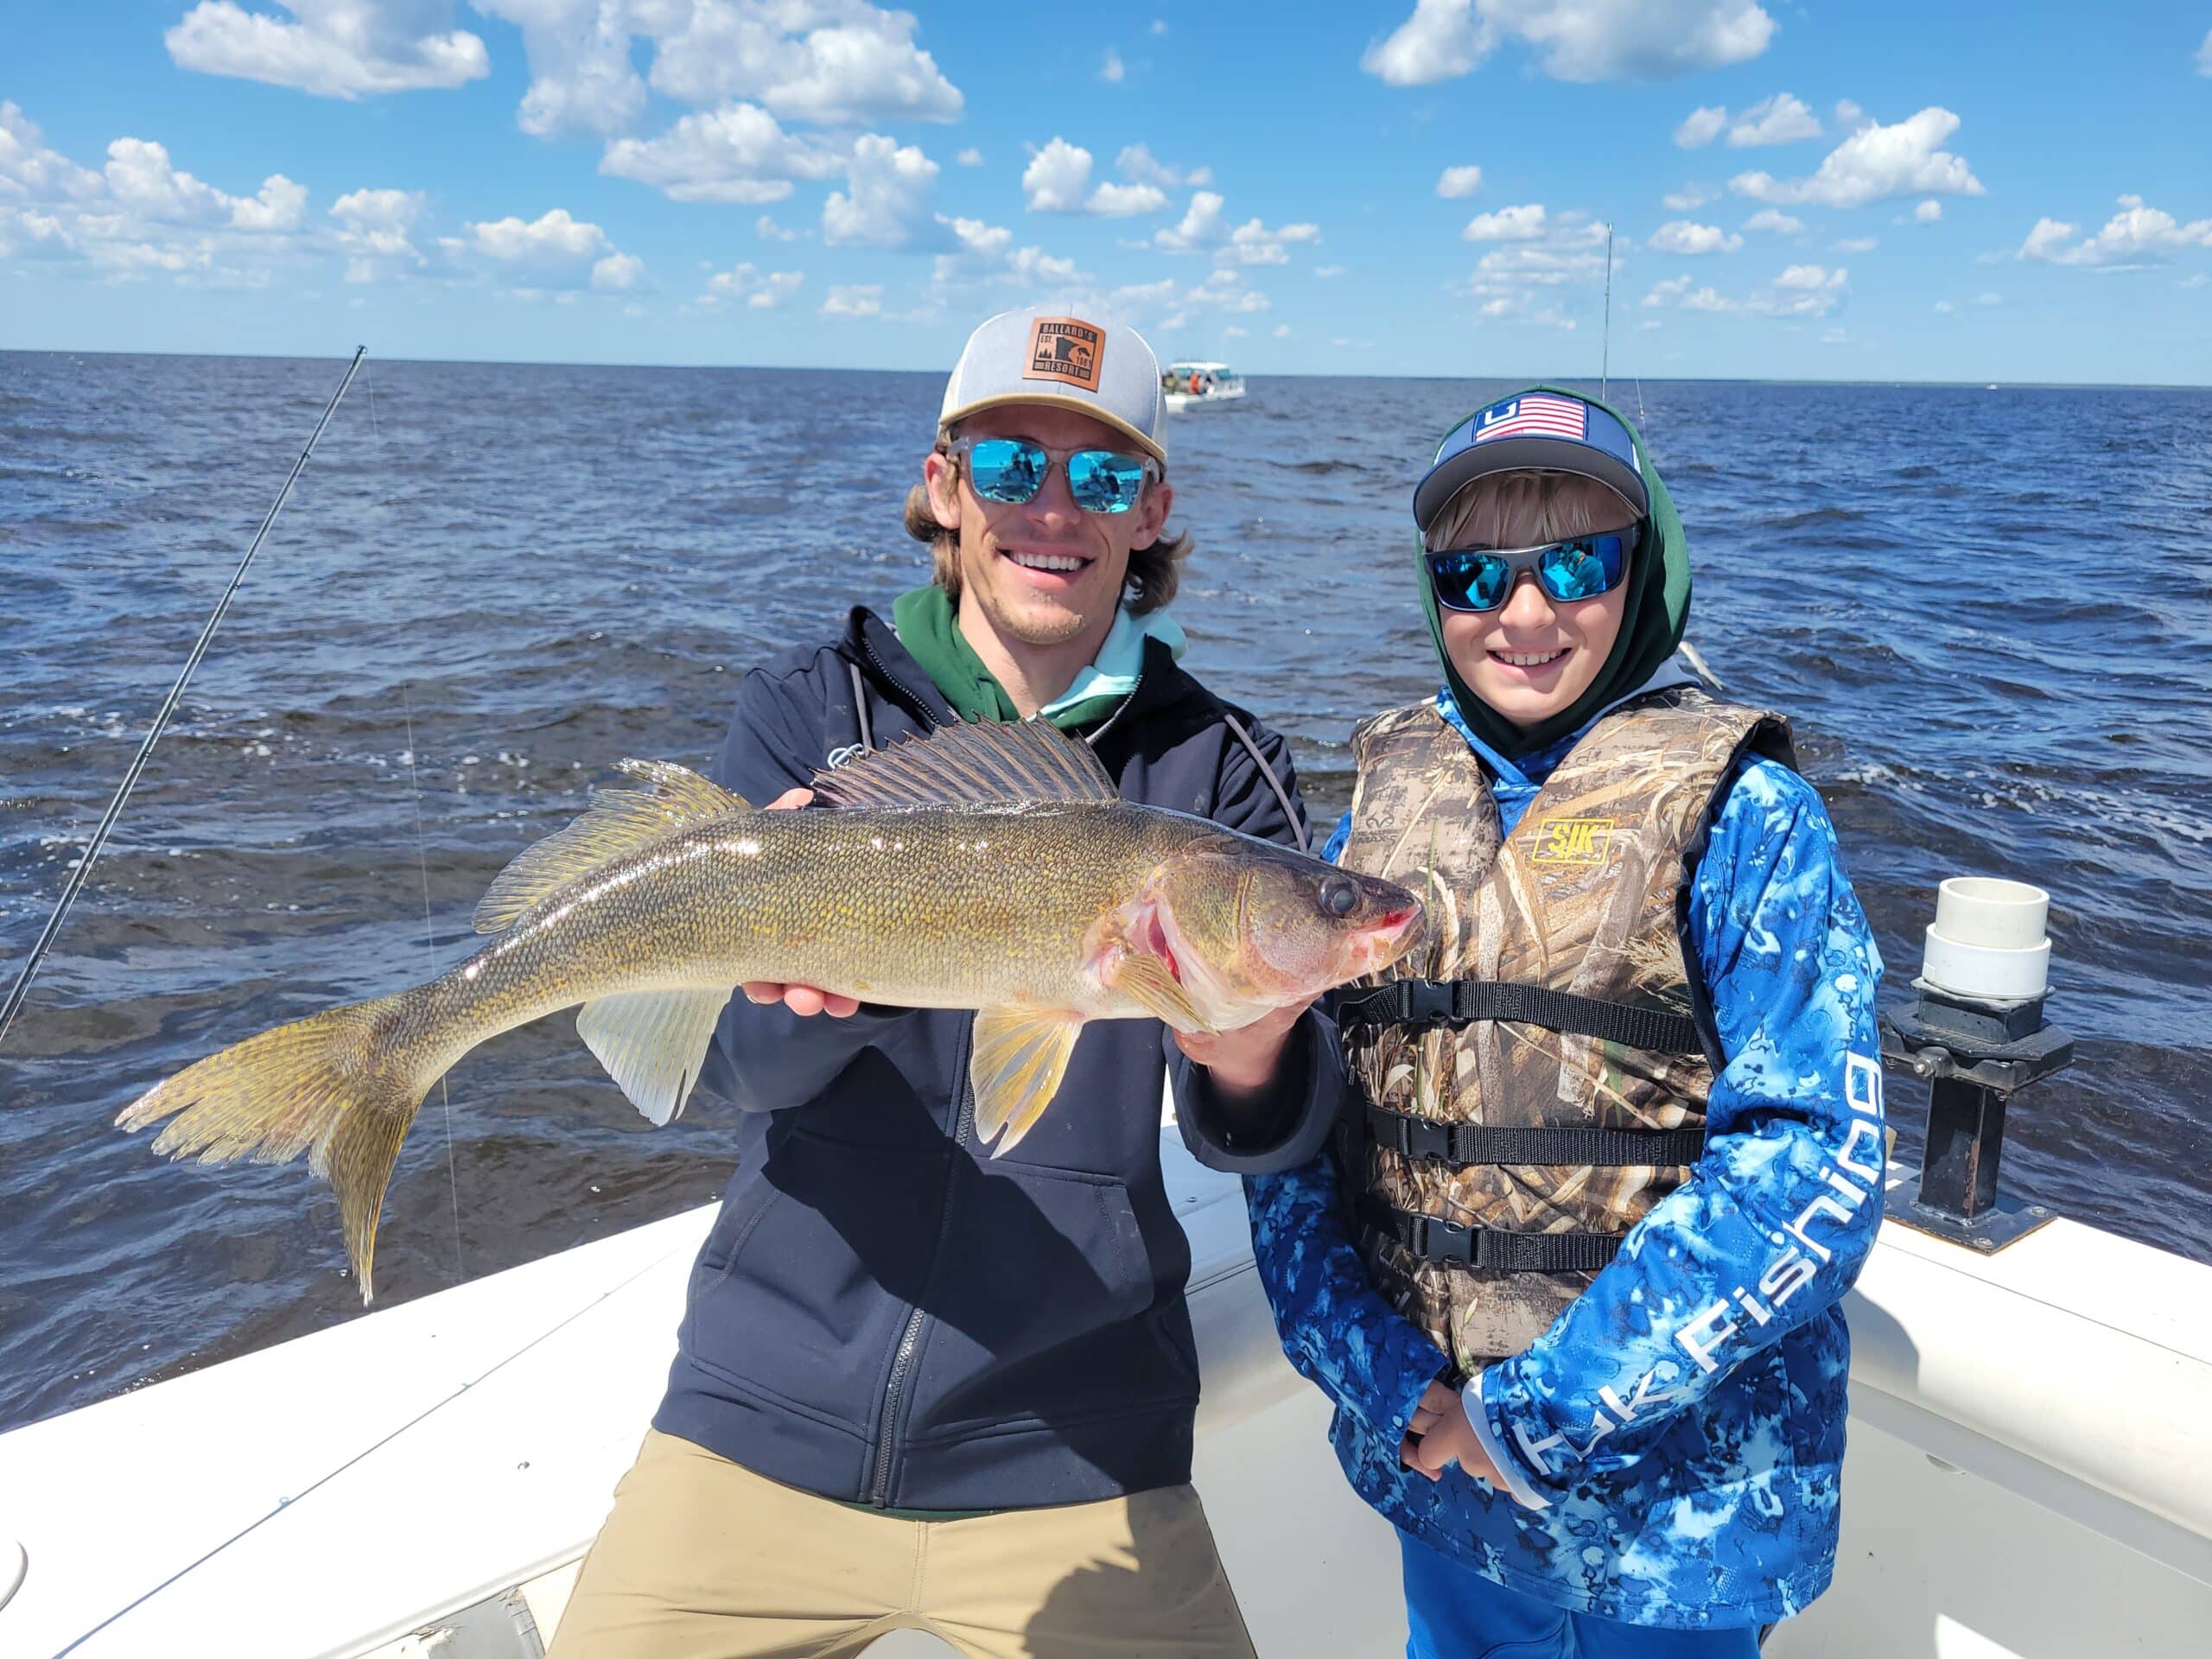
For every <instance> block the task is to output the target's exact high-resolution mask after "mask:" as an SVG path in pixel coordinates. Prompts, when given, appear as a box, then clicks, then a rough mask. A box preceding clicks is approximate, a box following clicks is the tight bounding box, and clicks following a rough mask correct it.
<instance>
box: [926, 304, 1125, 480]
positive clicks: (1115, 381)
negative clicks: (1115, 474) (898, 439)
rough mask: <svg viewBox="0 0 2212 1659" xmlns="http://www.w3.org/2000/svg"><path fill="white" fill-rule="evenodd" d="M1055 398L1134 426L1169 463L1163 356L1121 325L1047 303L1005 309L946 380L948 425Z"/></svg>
mask: <svg viewBox="0 0 2212 1659" xmlns="http://www.w3.org/2000/svg"><path fill="white" fill-rule="evenodd" d="M1002 404H1052V405H1055V406H1056V407H1058V408H1062V409H1072V410H1077V411H1079V412H1080V413H1082V414H1085V415H1089V416H1092V417H1093V418H1094V419H1096V420H1101V421H1103V422H1105V423H1106V424H1107V425H1109V426H1110V427H1113V428H1114V429H1116V430H1117V431H1122V432H1126V433H1127V434H1128V435H1129V436H1130V437H1131V438H1133V439H1135V441H1136V442H1137V443H1138V444H1139V445H1141V447H1142V448H1143V449H1144V451H1145V453H1146V454H1149V455H1151V456H1152V457H1153V458H1154V460H1156V461H1159V462H1160V464H1161V465H1162V466H1165V465H1166V462H1167V432H1166V428H1167V404H1166V399H1165V398H1164V397H1162V395H1161V389H1160V359H1158V358H1156V357H1154V355H1153V354H1152V347H1151V346H1147V345H1146V344H1145V340H1144V336H1143V335H1141V334H1139V333H1137V331H1136V330H1135V329H1134V328H1126V327H1122V325H1120V324H1119V323H1107V322H1087V321H1084V319H1083V318H1081V317H1071V316H1065V315H1060V314H1059V313H1058V312H1055V311H1053V310H1052V308H1049V307H1046V306H1031V307H1029V308H1027V310H1021V311H1001V312H1000V313H999V315H996V316H995V317H993V318H991V319H990V320H989V321H988V322H986V323H984V324H983V325H982V327H979V328H977V329H976V332H975V333H974V334H970V335H969V336H968V344H967V346H966V347H965V348H964V349H963V351H962V352H961V353H960V361H959V362H957V363H956V364H954V365H952V378H951V379H950V380H948V381H946V382H945V386H944V409H943V410H942V411H941V412H940V413H939V414H938V417H937V419H938V425H939V426H940V427H944V426H950V425H951V424H952V423H954V422H955V421H957V420H959V419H961V418H962V417H963V416H969V415H973V414H974V413H975V412H976V410H979V409H996V408H999V407H1000V406H1001V405H1002Z"/></svg>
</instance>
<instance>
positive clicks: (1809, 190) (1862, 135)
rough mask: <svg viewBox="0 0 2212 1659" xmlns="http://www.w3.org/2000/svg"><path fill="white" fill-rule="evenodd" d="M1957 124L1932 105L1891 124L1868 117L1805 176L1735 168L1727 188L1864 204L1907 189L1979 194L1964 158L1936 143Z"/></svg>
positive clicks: (1768, 197) (1762, 195)
mask: <svg viewBox="0 0 2212 1659" xmlns="http://www.w3.org/2000/svg"><path fill="white" fill-rule="evenodd" d="M1957 130H1959V118H1958V117H1957V116H1955V115H1954V114H1952V113H1951V111H1948V110H1946V109H1942V108H1938V107H1936V106H1935V105H1930V106H1929V108H1927V109H1924V110H1923V111H1920V113H1919V114H1917V115H1915V116H1911V117H1910V118H1907V119H1905V120H1903V121H1900V122H1898V123H1897V124H1896V125H1895V126H1889V127H1885V126H1882V125H1880V124H1878V123H1869V124H1867V125H1866V126H1863V127H1861V128H1859V130H1858V131H1856V132H1854V133H1853V134H1852V135H1851V137H1848V138H1847V139H1845V140H1844V141H1843V142H1842V143H1840V144H1838V145H1837V146H1836V147H1835V148H1834V149H1832V150H1830V151H1829V152H1828V155H1827V160H1825V161H1823V162H1821V165H1820V170H1819V171H1817V172H1816V173H1815V174H1814V175H1812V177H1810V178H1808V179H1777V178H1776V177H1774V176H1773V175H1771V174H1768V173H1739V174H1738V175H1736V176H1735V177H1734V178H1732V179H1731V180H1729V181H1728V188H1730V189H1732V190H1733V191H1735V192H1736V194H1738V195H1742V196H1749V197H1751V199H1752V200H1755V201H1771V202H1782V203H1794V202H1817V203H1819V204H1821V206H1823V207H1864V206H1866V203H1868V202H1870V201H1878V200H1881V199H1882V198H1883V197H1885V196H1897V195H1904V194H1906V193H1908V192H1923V193H1929V194H1938V195H1965V196H1979V195H1981V194H1984V192H1983V190H1982V187H1981V181H1980V180H1979V179H1977V178H1975V177H1974V174H1973V172H1972V171H1971V170H1970V169H1969V168H1967V163H1966V160H1965V158H1964V157H1962V156H1954V155H1952V154H1951V153H1950V152H1949V151H1948V150H1944V149H1938V148H1937V146H1938V145H1940V144H1941V143H1943V141H1944V140H1945V139H1947V138H1948V137H1950V136H1951V135H1952V134H1953V133H1955V132H1956V131H1957Z"/></svg>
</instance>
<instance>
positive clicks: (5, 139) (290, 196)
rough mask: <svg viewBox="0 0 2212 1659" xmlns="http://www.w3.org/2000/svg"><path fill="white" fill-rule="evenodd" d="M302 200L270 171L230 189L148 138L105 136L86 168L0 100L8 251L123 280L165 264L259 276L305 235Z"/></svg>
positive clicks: (219, 274)
mask: <svg viewBox="0 0 2212 1659" xmlns="http://www.w3.org/2000/svg"><path fill="white" fill-rule="evenodd" d="M307 204H308V193H307V190H306V188H304V187H303V186H301V185H299V184H296V183H295V182H294V181H292V180H290V179H288V178H286V177H285V176H284V175H283V174H281V173H272V174H270V175H269V176H268V177H267V178H266V179H264V181H262V184H261V188H260V189H259V190H258V191H257V192H256V193H255V194H252V195H233V194H231V193H230V192H228V191H226V190H224V189H221V188H219V187H217V186H215V185H212V184H209V183H207V181H204V180H201V179H199V178H195V177H194V175H192V174H190V173H189V172H187V171H186V170H185V169H183V168H180V167H178V166H177V165H176V163H175V162H174V161H173V160H172V159H171V158H170V156H169V152H168V148H167V147H166V146H165V145H162V144H161V143H156V142H155V141H153V140H151V139H144V138H136V137H123V138H118V139H116V140H115V141H114V142H113V143H110V144H109V145H108V147H107V159H106V162H105V164H104V165H103V166H102V167H101V168H100V169H99V171H97V172H95V171H94V170H93V169H92V168H87V167H80V166H79V165H78V164H77V163H76V162H73V161H71V160H69V159H68V158H67V156H63V155H61V154H60V152H59V151H58V150H54V149H48V148H47V146H46V144H45V142H44V139H43V136H42V135H41V133H40V131H39V129H38V127H37V125H36V124H35V123H33V122H32V120H31V119H30V118H29V116H27V115H25V114H24V113H23V111H22V109H21V108H20V107H18V106H17V105H15V104H14V103H12V102H7V103H0V232H4V235H3V236H0V241H4V242H5V243H6V245H7V250H8V252H9V253H10V257H13V256H16V255H21V256H22V257H26V258H35V259H45V260H60V261H84V262H86V263H89V264H92V266H94V267H95V268H96V269H98V270H100V271H101V272H103V273H105V274H106V275H108V276H110V277H117V278H123V279H129V278H134V277H143V276H146V275H149V274H151V273H156V272H166V273H168V274H171V275H174V276H176V277H180V278H181V279H184V280H188V281H191V282H194V283H200V284H203V285H213V286H224V287H249V288H258V287H264V286H266V285H268V284H269V283H270V282H271V281H272V280H273V277H274V268H275V266H276V265H277V264H278V263H280V262H282V261H284V260H286V259H289V258H292V257H296V256H297V255H298V254H299V253H301V252H302V251H304V250H305V249H306V247H307V246H308V240H307V238H305V237H303V236H302V234H301V232H302V231H303V229H304V227H305V226H306V222H307Z"/></svg>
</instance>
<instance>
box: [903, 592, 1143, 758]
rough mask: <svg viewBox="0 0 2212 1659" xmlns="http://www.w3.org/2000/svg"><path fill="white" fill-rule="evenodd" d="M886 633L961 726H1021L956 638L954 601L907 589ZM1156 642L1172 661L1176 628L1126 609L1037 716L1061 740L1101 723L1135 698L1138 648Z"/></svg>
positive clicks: (969, 648) (1008, 701) (979, 662)
mask: <svg viewBox="0 0 2212 1659" xmlns="http://www.w3.org/2000/svg"><path fill="white" fill-rule="evenodd" d="M891 626H892V627H893V630H894V631H895V632H897V634H898V635H899V644H900V645H904V646H906V652H907V654H908V655H909V656H911V657H912V658H913V659H914V660H915V661H916V662H918V663H919V664H921V665H922V671H923V672H924V673H925V674H927V675H928V676H929V677H930V679H931V682H932V683H934V684H935V685H936V687H937V689H938V690H939V691H941V692H942V693H944V700H945V701H946V702H949V703H950V704H951V705H952V707H953V709H954V712H956V713H957V714H958V715H960V717H961V718H962V719H963V720H1020V718H1021V711H1020V709H1016V708H1015V707H1014V699H1013V698H1012V697H1010V696H1007V692H1006V688H1005V687H1004V686H1002V685H1001V684H1000V683H998V680H997V677H995V676H994V675H993V674H992V672H991V671H990V670H989V669H988V668H986V667H984V666H983V659H982V658H980V657H978V656H977V655H976V648H975V647H974V646H973V645H969V643H968V640H967V638H966V636H965V635H963V633H962V632H960V620H959V614H958V612H957V608H956V607H954V605H953V603H952V596H951V595H950V594H948V593H946V592H945V591H944V588H940V587H938V585H937V584H936V583H935V582H931V583H930V584H928V585H927V586H925V587H921V588H910V589H909V590H908V591H906V593H903V594H899V597H898V599H897V601H895V602H894V603H893V605H892V607H891ZM1147 639H1158V640H1160V641H1162V642H1163V643H1165V644H1166V646H1167V648H1168V650H1169V652H1171V653H1173V655H1174V656H1175V657H1176V658H1178V659H1179V658H1181V657H1182V655H1183V647H1184V644H1185V640H1184V636H1183V630H1182V628H1181V627H1180V626H1179V625H1178V624H1176V623H1175V622H1173V620H1170V619H1168V618H1167V617H1165V616H1162V615H1160V613H1158V612H1154V613H1152V614H1151V615H1149V616H1138V615H1135V613H1132V612H1131V611H1130V609H1129V607H1128V606H1126V605H1124V606H1122V608H1121V610H1120V611H1119V613H1117V614H1116V616H1115V618H1114V626H1112V627H1111V628H1110V629H1109V630H1108V631H1107V634H1106V639H1105V643H1104V644H1103V645H1100V646H1099V648H1098V655H1097V657H1096V659H1094V660H1093V661H1092V663H1091V664H1090V666H1089V667H1087V668H1085V669H1084V671H1082V672H1081V673H1079V674H1077V676H1076V677H1075V681H1074V683H1072V684H1071V685H1070V686H1069V687H1068V689H1067V690H1065V691H1064V692H1063V693H1061V694H1060V696H1058V697H1056V698H1054V699H1053V700H1052V702H1048V703H1046V705H1045V706H1044V707H1043V708H1042V709H1039V710H1038V711H1037V712H1038V713H1039V715H1043V716H1044V717H1045V718H1046V720H1049V721H1052V724H1053V725H1055V726H1057V727H1058V728H1060V729H1061V730H1062V731H1064V732H1073V731H1079V730H1081V729H1083V728H1085V727H1087V726H1090V725H1093V724H1095V723H1096V722H1097V721H1102V720H1103V719H1105V718H1106V716H1107V715H1110V714H1112V713H1113V712H1114V711H1115V710H1116V709H1119V708H1120V707H1121V706H1122V703H1123V702H1125V701H1127V699H1128V695H1129V693H1130V692H1132V691H1134V690H1136V684H1137V677H1138V675H1139V674H1140V673H1141V671H1142V670H1143V667H1144V642H1145V641H1146V640H1147Z"/></svg>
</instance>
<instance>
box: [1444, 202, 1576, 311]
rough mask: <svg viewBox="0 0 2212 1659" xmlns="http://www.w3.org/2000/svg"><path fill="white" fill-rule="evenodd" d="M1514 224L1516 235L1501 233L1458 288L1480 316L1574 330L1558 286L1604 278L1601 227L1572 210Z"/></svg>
mask: <svg viewBox="0 0 2212 1659" xmlns="http://www.w3.org/2000/svg"><path fill="white" fill-rule="evenodd" d="M1532 206H1533V204H1532ZM1507 211H1509V212H1510V211H1512V210H1510V209H1509V210H1507ZM1537 211H1538V212H1540V213H1541V209H1539V210H1537ZM1499 239H1500V242H1501V245H1499V246H1497V247H1494V248H1492V249H1491V250H1490V251H1488V252H1486V253H1484V255H1483V257H1481V258H1480V259H1478V260H1477V261H1476V262H1475V269H1474V271H1473V273H1472V274H1471V276H1470V277H1468V279H1467V281H1466V283H1465V285H1464V286H1463V288H1462V289H1460V291H1461V292H1463V293H1465V295H1466V296H1467V297H1469V298H1470V299H1472V300H1474V301H1475V302H1477V305H1478V309H1479V311H1480V313H1481V315H1484V316H1486V317H1500V318H1510V319H1512V320H1514V321H1521V322H1531V323H1540V324H1542V325H1544V326H1546V327H1554V328H1560V329H1572V328H1573V326H1574V323H1573V319H1572V318H1571V317H1569V316H1568V315H1567V314H1566V313H1565V312H1564V311H1563V310H1561V309H1560V307H1559V304H1558V300H1559V297H1560V291H1561V290H1562V289H1567V288H1570V287H1579V288H1582V289H1596V288H1597V287H1598V286H1599V285H1600V284H1602V283H1604V281H1605V226H1603V225H1602V224H1599V223H1598V222H1597V221H1595V220H1593V219H1591V218H1590V216H1589V215H1588V214H1586V213H1581V212H1580V211H1574V212H1568V213H1557V214H1554V213H1542V216H1541V219H1529V218H1524V219H1522V220H1521V221H1519V223H1518V225H1517V226H1516V235H1515V236H1514V237H1512V238H1510V239H1504V238H1499Z"/></svg>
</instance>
